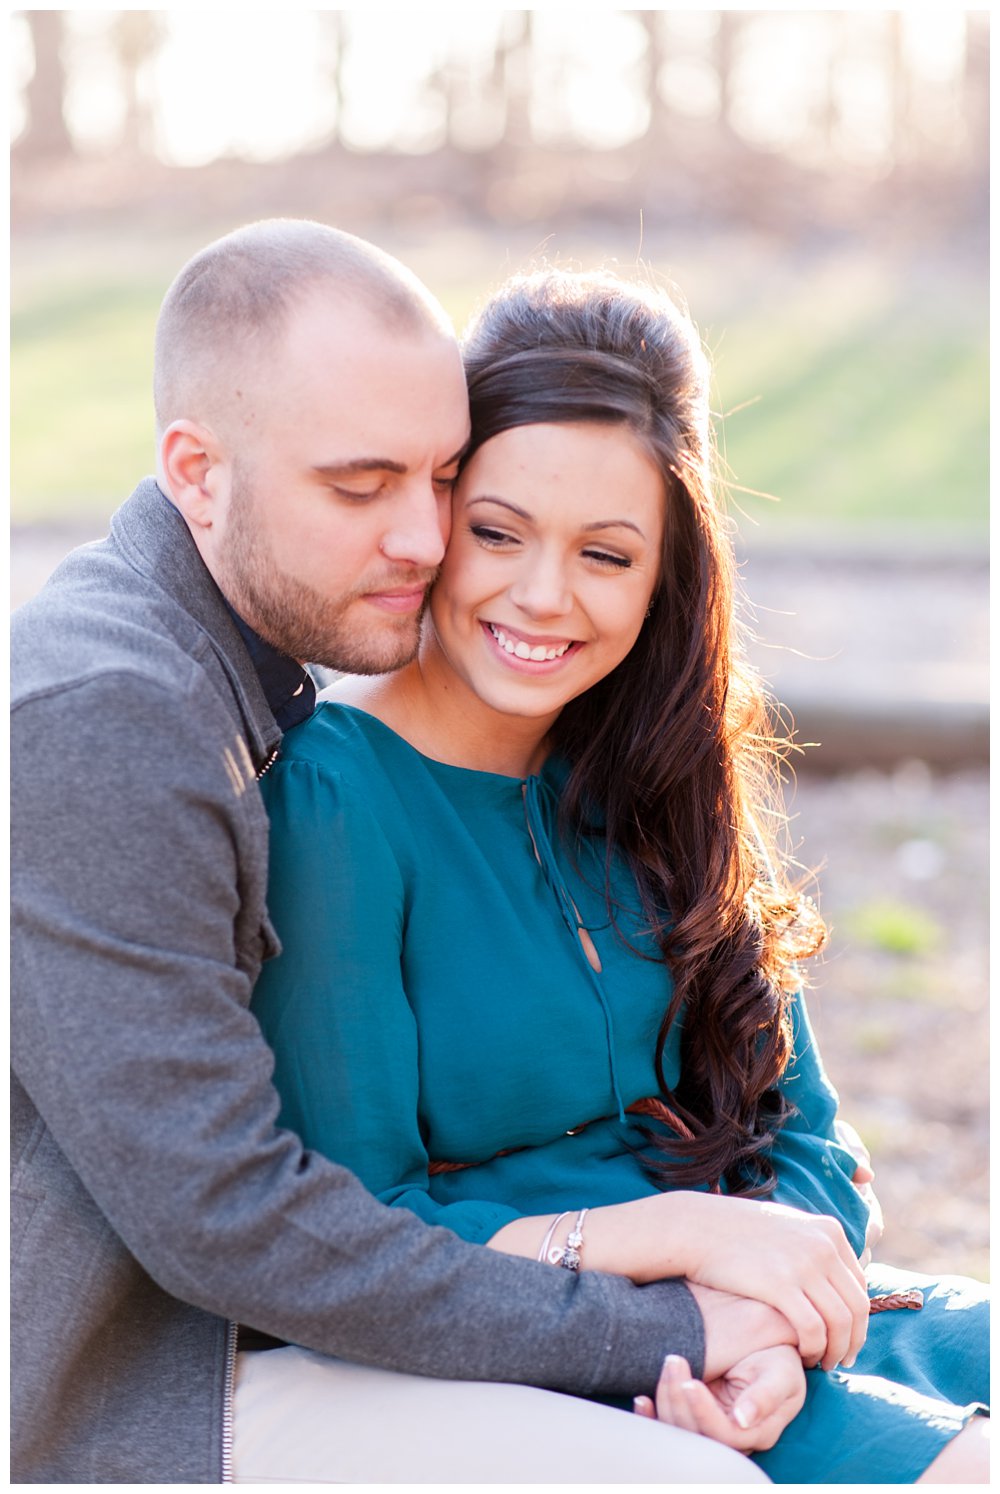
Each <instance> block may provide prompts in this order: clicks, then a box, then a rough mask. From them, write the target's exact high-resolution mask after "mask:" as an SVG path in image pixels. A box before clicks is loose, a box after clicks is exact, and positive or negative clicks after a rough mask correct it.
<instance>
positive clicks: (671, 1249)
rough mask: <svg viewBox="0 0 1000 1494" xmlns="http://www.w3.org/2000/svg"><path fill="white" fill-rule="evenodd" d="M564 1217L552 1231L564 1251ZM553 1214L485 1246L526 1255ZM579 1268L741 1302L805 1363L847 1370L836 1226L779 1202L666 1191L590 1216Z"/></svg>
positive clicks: (850, 1353) (842, 1252) (842, 1263)
mask: <svg viewBox="0 0 1000 1494" xmlns="http://www.w3.org/2000/svg"><path fill="white" fill-rule="evenodd" d="M571 1220H572V1216H571V1215H570V1216H567V1217H566V1219H565V1220H564V1222H563V1223H562V1224H561V1225H560V1226H559V1229H558V1232H557V1236H556V1240H555V1243H556V1244H557V1245H563V1244H565V1235H566V1234H568V1232H569V1229H570V1227H571ZM553 1222H554V1216H553V1215H549V1216H546V1217H544V1218H524V1219H516V1220H514V1221H513V1222H512V1223H510V1224H506V1225H504V1226H503V1228H502V1229H500V1230H498V1231H497V1233H496V1234H495V1235H494V1236H493V1238H492V1239H491V1240H490V1242H489V1243H490V1245H491V1246H492V1247H493V1248H494V1249H495V1250H505V1251H508V1252H509V1253H510V1254H512V1255H527V1256H529V1257H531V1256H534V1255H535V1254H536V1252H537V1250H538V1246H539V1242H540V1240H541V1239H542V1238H543V1237H544V1236H545V1231H546V1229H547V1228H548V1227H549V1225H551V1224H552V1223H553ZM581 1254H582V1261H581V1266H582V1268H583V1269H584V1270H590V1271H609V1272H612V1273H613V1274H615V1275H617V1276H630V1277H631V1278H632V1280H633V1281H635V1282H637V1283H639V1284H640V1285H641V1284H643V1283H645V1282H649V1281H660V1280H662V1279H663V1278H664V1277H668V1276H683V1277H686V1279H687V1280H688V1281H690V1282H693V1283H696V1284H700V1285H702V1286H706V1287H714V1288H716V1289H717V1290H718V1291H721V1292H730V1293H732V1294H733V1295H735V1296H738V1297H750V1298H753V1299H754V1300H755V1301H757V1302H762V1303H765V1304H767V1305H768V1306H770V1307H773V1308H776V1309H777V1311H778V1312H779V1313H782V1314H783V1315H784V1317H786V1318H787V1319H788V1321H789V1323H790V1324H791V1326H792V1331H793V1334H794V1339H795V1343H796V1345H797V1346H798V1351H799V1354H800V1355H801V1357H802V1358H803V1359H804V1360H805V1362H806V1363H807V1364H817V1363H821V1364H822V1366H823V1368H824V1369H827V1370H829V1369H833V1368H834V1367H835V1366H836V1365H838V1364H844V1365H847V1366H850V1365H851V1364H853V1363H854V1360H855V1358H856V1357H857V1354H858V1350H859V1349H860V1348H861V1346H862V1344H863V1343H864V1341H865V1335H866V1333H867V1331H868V1291H867V1288H866V1285H865V1277H864V1272H863V1271H862V1269H861V1267H860V1266H859V1264H858V1262H857V1261H856V1260H855V1258H854V1252H853V1251H852V1249H851V1246H850V1244H849V1242H848V1239H847V1236H846V1235H845V1234H844V1231H843V1229H842V1228H841V1226H840V1224H839V1223H838V1222H837V1221H836V1220H835V1219H829V1218H827V1217H826V1216H825V1215H821V1214H807V1213H804V1212H802V1211H801V1210H799V1209H790V1208H787V1207H785V1206H784V1205H783V1204H772V1203H758V1202H757V1201H756V1200H754V1199H747V1198H733V1197H730V1196H728V1195H723V1194H712V1193H693V1192H684V1191H678V1192H672V1193H659V1194H655V1195H653V1196H651V1197H647V1198H641V1199H636V1200H634V1201H633V1202H631V1203H624V1204H610V1205H605V1206H601V1207H598V1208H594V1209H591V1210H590V1212H589V1213H588V1215H587V1221H586V1229H585V1234H584V1241H583V1246H582V1249H581Z"/></svg>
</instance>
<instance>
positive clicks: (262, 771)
mask: <svg viewBox="0 0 1000 1494" xmlns="http://www.w3.org/2000/svg"><path fill="white" fill-rule="evenodd" d="M280 756H281V748H280V747H275V749H274V751H273V752H272V753H271V756H270V757H269V758H268V760H267V762H266V763H265V764H264V766H263V767H262V768H261V769H260V771H259V772H258V774H257V782H258V783H260V780H261V779H262V778H263V776H264V774H265V773H266V772H267V770H268V768H273V767H274V765H275V763H276V762H277V761H278V758H279V757H280Z"/></svg>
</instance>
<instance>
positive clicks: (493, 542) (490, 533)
mask: <svg viewBox="0 0 1000 1494" xmlns="http://www.w3.org/2000/svg"><path fill="white" fill-rule="evenodd" d="M469 532H470V533H471V534H472V535H474V536H475V538H476V539H477V540H479V542H480V543H481V544H483V545H487V546H489V547H490V548H493V549H498V548H500V547H501V546H503V545H517V544H520V540H519V539H518V537H517V536H516V535H513V534H509V533H507V531H506V530H503V529H495V528H494V527H493V525H492V524H470V525H469ZM580 553H581V555H583V556H585V557H586V559H587V560H594V561H596V562H597V563H598V565H604V566H609V567H610V568H612V569H614V570H617V571H627V570H628V569H629V567H630V566H631V565H632V563H633V562H632V558H631V556H629V555H621V554H618V553H616V552H614V551H611V550H598V549H594V548H593V547H588V548H587V549H586V550H581V552H580Z"/></svg>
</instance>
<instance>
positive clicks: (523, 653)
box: [487, 623, 569, 664]
mask: <svg viewBox="0 0 1000 1494" xmlns="http://www.w3.org/2000/svg"><path fill="white" fill-rule="evenodd" d="M487 626H488V627H489V630H490V632H491V633H492V634H493V637H494V638H495V639H496V641H497V643H499V645H500V647H501V648H502V649H503V650H504V652H505V653H508V654H513V655H514V656H515V658H518V659H534V660H535V661H536V663H539V664H540V663H541V662H542V660H543V659H561V658H562V656H563V654H564V653H565V652H566V650H567V649H568V648H569V643H560V645H559V647H558V648H546V647H545V645H544V644H542V643H538V644H536V645H535V647H534V648H532V647H531V645H530V644H529V643H525V642H524V639H523V638H519V639H518V640H517V642H516V643H515V642H514V639H513V638H508V637H507V635H506V633H504V632H501V630H500V629H499V628H495V627H494V626H493V624H492V623H488V624H487Z"/></svg>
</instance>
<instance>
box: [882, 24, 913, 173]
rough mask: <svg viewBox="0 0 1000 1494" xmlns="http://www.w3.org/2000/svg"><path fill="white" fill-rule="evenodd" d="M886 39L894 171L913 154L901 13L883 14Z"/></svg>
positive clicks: (905, 164)
mask: <svg viewBox="0 0 1000 1494" xmlns="http://www.w3.org/2000/svg"><path fill="white" fill-rule="evenodd" d="M885 22H886V26H887V27H888V36H887V38H886V53H887V67H888V74H889V96H890V99H891V101H892V103H891V108H892V165H893V170H894V171H900V170H903V169H905V168H906V166H907V165H908V164H909V161H910V158H911V156H912V154H913V142H912V141H911V139H910V133H911V108H912V99H911V84H910V71H909V68H908V67H907V63H906V38H905V36H904V33H903V14H902V12H901V11H898V10H892V11H889V12H888V13H887V14H886V18H885Z"/></svg>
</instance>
